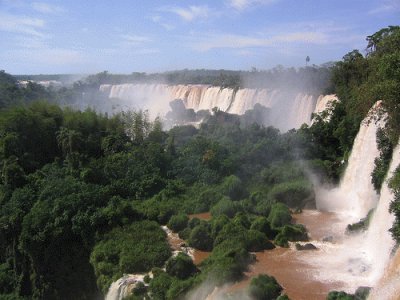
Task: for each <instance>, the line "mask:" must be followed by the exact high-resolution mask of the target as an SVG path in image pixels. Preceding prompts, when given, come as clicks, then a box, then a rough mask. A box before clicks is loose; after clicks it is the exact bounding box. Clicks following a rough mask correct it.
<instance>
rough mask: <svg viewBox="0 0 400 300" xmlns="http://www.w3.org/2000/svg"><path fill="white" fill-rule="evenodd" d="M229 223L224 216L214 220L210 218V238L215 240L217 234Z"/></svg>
mask: <svg viewBox="0 0 400 300" xmlns="http://www.w3.org/2000/svg"><path fill="white" fill-rule="evenodd" d="M229 222H230V220H229V218H228V217H227V216H226V215H220V216H218V217H216V218H212V220H211V236H212V238H213V239H214V240H215V238H216V237H217V235H218V233H219V232H220V231H221V230H222V228H223V227H224V226H225V225H226V224H228V223H229Z"/></svg>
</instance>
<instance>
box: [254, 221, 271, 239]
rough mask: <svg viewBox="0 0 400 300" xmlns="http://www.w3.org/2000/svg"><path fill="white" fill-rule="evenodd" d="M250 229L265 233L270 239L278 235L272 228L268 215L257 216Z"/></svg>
mask: <svg viewBox="0 0 400 300" xmlns="http://www.w3.org/2000/svg"><path fill="white" fill-rule="evenodd" d="M250 229H252V230H258V231H260V232H262V233H264V234H265V235H266V236H267V237H268V238H269V239H273V238H274V237H275V235H276V232H275V231H274V230H272V228H271V225H270V224H269V222H268V219H267V218H266V217H257V218H256V219H255V220H254V221H253V223H251V226H250Z"/></svg>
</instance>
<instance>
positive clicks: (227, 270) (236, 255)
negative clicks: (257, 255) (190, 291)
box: [201, 239, 253, 285]
mask: <svg viewBox="0 0 400 300" xmlns="http://www.w3.org/2000/svg"><path fill="white" fill-rule="evenodd" d="M252 261H253V257H252V256H251V255H250V254H249V253H248V252H247V250H246V249H245V247H244V246H243V244H242V243H240V242H239V243H238V242H237V241H232V240H229V239H226V240H225V241H223V242H221V243H220V244H218V245H217V246H216V247H215V248H214V249H213V251H212V253H211V255H210V256H209V257H208V258H207V259H206V260H205V261H204V262H203V263H202V268H201V270H202V274H204V276H207V277H208V278H209V279H211V280H212V281H213V283H215V284H216V285H222V284H224V283H226V282H233V281H236V280H239V279H240V278H242V276H243V272H244V271H245V270H246V269H247V265H248V264H249V263H250V262H252Z"/></svg>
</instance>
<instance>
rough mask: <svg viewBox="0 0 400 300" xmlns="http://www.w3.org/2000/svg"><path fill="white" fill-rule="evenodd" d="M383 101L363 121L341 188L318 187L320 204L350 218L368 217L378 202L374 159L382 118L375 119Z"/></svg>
mask: <svg viewBox="0 0 400 300" xmlns="http://www.w3.org/2000/svg"><path fill="white" fill-rule="evenodd" d="M379 108H380V102H377V103H376V104H375V105H374V106H373V107H372V108H371V109H370V111H369V113H368V115H367V117H366V118H365V119H364V120H363V121H362V123H361V126H360V130H359V132H358V134H357V136H356V138H355V140H354V144H353V149H352V151H351V155H350V157H349V161H348V165H347V168H346V171H345V173H344V176H343V178H342V180H341V182H340V185H339V187H338V188H336V189H333V190H329V191H328V192H327V191H326V190H323V189H320V190H318V191H317V208H318V209H319V210H323V211H330V212H336V213H340V214H345V215H346V217H347V218H348V222H349V223H351V222H355V221H358V220H359V219H361V218H364V217H366V215H367V214H368V211H369V210H371V209H372V208H374V207H375V206H376V203H377V201H378V194H377V193H376V192H375V190H374V188H373V186H372V184H371V173H372V171H373V169H374V166H375V165H374V160H375V158H376V157H378V156H379V151H378V148H377V143H376V132H377V130H378V128H380V127H382V126H383V121H381V120H376V116H377V115H378V110H379Z"/></svg>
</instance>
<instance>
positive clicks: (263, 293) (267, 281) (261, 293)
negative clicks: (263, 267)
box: [249, 274, 283, 300]
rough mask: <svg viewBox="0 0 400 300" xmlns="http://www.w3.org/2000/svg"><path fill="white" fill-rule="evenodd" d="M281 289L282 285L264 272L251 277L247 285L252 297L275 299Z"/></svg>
mask: <svg viewBox="0 0 400 300" xmlns="http://www.w3.org/2000/svg"><path fill="white" fill-rule="evenodd" d="M282 290H283V289H282V287H281V286H280V285H279V283H278V282H277V281H276V279H275V278H274V277H272V276H268V275H265V274H261V275H258V276H257V277H253V278H252V279H251V281H250V285H249V293H250V295H251V296H252V297H253V299H260V300H261V299H268V300H275V299H277V298H278V297H279V295H280V294H281V292H282Z"/></svg>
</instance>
